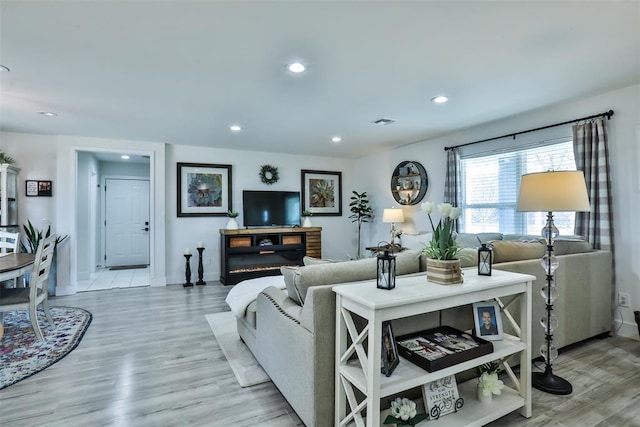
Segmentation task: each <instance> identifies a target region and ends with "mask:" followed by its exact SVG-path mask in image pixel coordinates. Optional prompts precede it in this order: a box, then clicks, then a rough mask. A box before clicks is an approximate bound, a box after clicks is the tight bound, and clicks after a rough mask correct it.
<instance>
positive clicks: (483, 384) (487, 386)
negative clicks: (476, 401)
mask: <svg viewBox="0 0 640 427" xmlns="http://www.w3.org/2000/svg"><path fill="white" fill-rule="evenodd" d="M478 387H479V388H480V390H481V391H482V395H483V396H485V397H489V396H491V395H493V394H495V395H499V394H502V388H503V387H504V383H503V382H502V381H501V380H499V379H498V373H497V372H483V373H482V375H480V379H479V380H478Z"/></svg>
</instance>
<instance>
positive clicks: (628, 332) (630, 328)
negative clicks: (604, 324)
mask: <svg viewBox="0 0 640 427" xmlns="http://www.w3.org/2000/svg"><path fill="white" fill-rule="evenodd" d="M614 326H615V334H616V335H618V336H621V337H626V338H632V339H635V340H638V341H640V335H638V326H637V325H636V323H635V322H620V320H619V319H616V320H614Z"/></svg>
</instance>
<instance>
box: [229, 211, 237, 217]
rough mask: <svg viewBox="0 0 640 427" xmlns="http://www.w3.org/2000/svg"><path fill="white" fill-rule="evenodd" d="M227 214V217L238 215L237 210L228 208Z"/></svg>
mask: <svg viewBox="0 0 640 427" xmlns="http://www.w3.org/2000/svg"><path fill="white" fill-rule="evenodd" d="M227 216H228V217H229V218H236V217H237V216H238V212H236V211H232V210H230V211H229V212H227Z"/></svg>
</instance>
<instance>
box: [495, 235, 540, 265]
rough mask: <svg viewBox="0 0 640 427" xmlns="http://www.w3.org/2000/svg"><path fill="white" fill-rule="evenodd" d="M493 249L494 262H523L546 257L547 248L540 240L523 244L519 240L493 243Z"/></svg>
mask: <svg viewBox="0 0 640 427" xmlns="http://www.w3.org/2000/svg"><path fill="white" fill-rule="evenodd" d="M491 247H492V248H493V262H494V263H500V262H509V261H522V260H525V259H539V258H542V257H543V256H544V252H545V250H546V248H547V246H546V245H545V244H543V243H542V242H540V241H538V240H534V241H529V242H523V241H518V240H496V241H493V242H491Z"/></svg>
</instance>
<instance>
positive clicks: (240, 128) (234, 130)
mask: <svg viewBox="0 0 640 427" xmlns="http://www.w3.org/2000/svg"><path fill="white" fill-rule="evenodd" d="M229 130H231V131H233V132H240V131H241V130H242V126H240V125H231V126H229Z"/></svg>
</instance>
